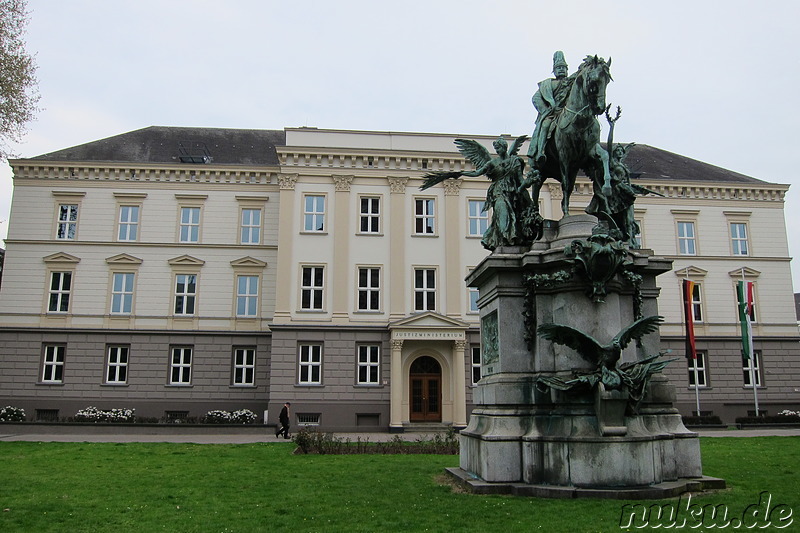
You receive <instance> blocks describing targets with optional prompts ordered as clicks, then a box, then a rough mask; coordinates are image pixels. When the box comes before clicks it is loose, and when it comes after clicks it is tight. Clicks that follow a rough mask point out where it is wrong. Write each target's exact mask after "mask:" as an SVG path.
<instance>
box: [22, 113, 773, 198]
mask: <svg viewBox="0 0 800 533" xmlns="http://www.w3.org/2000/svg"><path fill="white" fill-rule="evenodd" d="M285 145H286V132H285V131H284V130H252V129H228V128H183V127H167V126H150V127H148V128H143V129H140V130H135V131H131V132H128V133H123V134H120V135H115V136H113V137H108V138H106V139H101V140H99V141H92V142H89V143H86V144H80V145H78V146H73V147H71V148H64V149H63V150H58V151H56V152H50V153H49V154H44V155H39V156H36V157H32V158H30V159H31V160H41V161H76V162H78V161H97V162H101V161H102V162H126V163H178V162H181V161H182V158H183V162H189V163H192V162H194V163H200V162H204V158H207V157H210V158H211V161H213V163H214V164H219V165H266V166H277V165H278V156H277V153H276V151H275V147H276V146H285ZM626 163H627V164H628V166H629V167H630V169H631V172H632V174H633V177H634V178H636V177H639V178H642V179H645V180H647V181H651V182H652V181H656V182H658V181H664V180H688V181H700V182H714V183H720V182H721V183H742V184H747V183H749V184H757V183H764V182H763V181H762V180H759V179H756V178H752V177H750V176H745V175H744V174H739V173H738V172H733V171H730V170H726V169H724V168H721V167H717V166H714V165H710V164H708V163H703V162H702V161H697V160H696V159H691V158H688V157H684V156H682V155H678V154H674V153H672V152H668V151H666V150H661V149H660V148H654V147H652V146H648V145H646V144H637V145H635V146H634V147H633V148H631V150H630V152H629V153H628V158H627V160H626Z"/></svg>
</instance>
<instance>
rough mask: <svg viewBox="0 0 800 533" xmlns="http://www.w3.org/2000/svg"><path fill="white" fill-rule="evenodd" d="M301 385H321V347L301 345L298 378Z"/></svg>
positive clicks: (319, 345)
mask: <svg viewBox="0 0 800 533" xmlns="http://www.w3.org/2000/svg"><path fill="white" fill-rule="evenodd" d="M297 382H298V383H300V384H301V385H320V384H321V383H322V345H321V344H301V345H300V363H299V376H298V379H297Z"/></svg>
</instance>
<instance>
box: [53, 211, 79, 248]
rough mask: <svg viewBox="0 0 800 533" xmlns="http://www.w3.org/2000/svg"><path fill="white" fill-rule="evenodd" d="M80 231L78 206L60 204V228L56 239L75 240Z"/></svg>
mask: <svg viewBox="0 0 800 533" xmlns="http://www.w3.org/2000/svg"><path fill="white" fill-rule="evenodd" d="M77 229H78V206H77V205H76V204H60V205H59V206H58V227H57V229H56V239H60V240H68V241H71V240H74V239H75V233H76V231H77Z"/></svg>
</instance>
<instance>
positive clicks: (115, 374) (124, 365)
mask: <svg viewBox="0 0 800 533" xmlns="http://www.w3.org/2000/svg"><path fill="white" fill-rule="evenodd" d="M129 351H130V348H128V347H127V346H109V347H108V363H107V365H106V383H114V384H124V383H127V382H128V353H129Z"/></svg>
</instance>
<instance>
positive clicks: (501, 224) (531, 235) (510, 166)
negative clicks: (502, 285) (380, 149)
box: [420, 135, 541, 250]
mask: <svg viewBox="0 0 800 533" xmlns="http://www.w3.org/2000/svg"><path fill="white" fill-rule="evenodd" d="M527 139H528V136H527V135H522V136H520V137H517V138H516V140H515V141H514V144H512V145H511V149H510V150H509V149H508V143H507V142H506V140H505V139H503V138H502V137H501V138H499V139H497V140H496V141H494V143H493V146H494V149H495V151H496V152H497V157H492V156H491V155H490V154H489V151H488V150H487V149H486V148H485V147H484V146H483V145H481V144H480V143H478V142H477V141H473V140H471V139H456V140H455V144H456V146H458V151H459V152H461V154H462V155H463V156H464V157H466V158H467V159H468V160H469V161H470V162H471V163H472V164H473V165H474V166H475V170H471V171H462V172H430V173H428V174H425V175H424V176H423V179H424V180H425V182H424V183H423V184H422V186H421V187H420V189H421V190H425V189H428V188H430V187H433V186H434V185H437V184H439V183H441V182H443V181H445V180H447V179H451V178H460V177H461V176H472V177H476V176H483V175H485V176H486V177H487V178H489V180H491V182H492V183H491V185H489V189H488V190H487V191H486V202H485V203H484V205H483V212H488V211H489V210H491V212H492V221H491V223H490V224H489V226H488V227H487V228H486V231H485V232H484V234H483V239H481V244H483V246H484V248H486V249H488V250H494V249H495V248H497V247H498V246H530V245H531V244H533V242H534V241H535V240H536V239H537V238H539V237H541V235H538V234H537V232H538V231H539V230H538V228H541V224H536V222H537V220H536V219H537V217H539V218H541V217H540V215H539V213H538V212H537V210H536V209H535V205H534V203H533V200H532V199H531V195H530V193H529V192H528V191H527V187H529V186H530V183H528V182H526V181H525V180H524V179H523V172H524V169H525V161H524V160H523V159H522V157H520V156H518V155H517V153H518V152H519V149H520V147H521V146H522V144H523V143H524V142H525V141H526V140H527Z"/></svg>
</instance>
